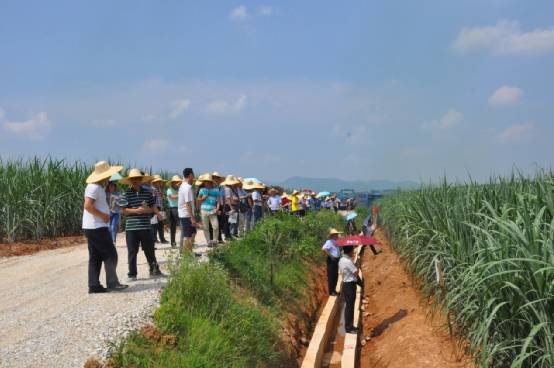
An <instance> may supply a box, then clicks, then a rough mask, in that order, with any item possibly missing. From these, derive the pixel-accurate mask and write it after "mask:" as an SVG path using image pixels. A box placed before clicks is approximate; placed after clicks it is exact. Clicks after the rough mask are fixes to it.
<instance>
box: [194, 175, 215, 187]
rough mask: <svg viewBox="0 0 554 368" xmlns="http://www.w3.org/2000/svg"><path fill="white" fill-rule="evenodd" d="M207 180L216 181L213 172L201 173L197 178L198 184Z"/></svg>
mask: <svg viewBox="0 0 554 368" xmlns="http://www.w3.org/2000/svg"><path fill="white" fill-rule="evenodd" d="M207 181H209V182H212V183H215V182H214V178H213V177H212V174H210V173H205V174H202V175H200V176H199V177H198V179H196V185H200V184H202V183H205V182H207Z"/></svg>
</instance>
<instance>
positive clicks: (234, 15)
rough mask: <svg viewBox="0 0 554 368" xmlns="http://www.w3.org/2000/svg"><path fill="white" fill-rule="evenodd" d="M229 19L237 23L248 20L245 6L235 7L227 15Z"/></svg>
mask: <svg viewBox="0 0 554 368" xmlns="http://www.w3.org/2000/svg"><path fill="white" fill-rule="evenodd" d="M229 19H231V20H233V21H239V22H240V21H244V20H246V19H248V9H246V6H245V5H240V6H237V7H236V8H234V9H232V10H231V12H230V13H229Z"/></svg>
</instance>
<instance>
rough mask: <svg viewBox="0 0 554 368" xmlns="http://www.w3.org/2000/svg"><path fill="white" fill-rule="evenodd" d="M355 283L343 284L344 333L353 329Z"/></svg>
mask: <svg viewBox="0 0 554 368" xmlns="http://www.w3.org/2000/svg"><path fill="white" fill-rule="evenodd" d="M356 284H357V283H356V281H352V282H343V283H342V294H343V295H344V304H345V306H344V327H345V329H346V331H348V330H350V329H352V328H353V327H354V304H355V303H356Z"/></svg>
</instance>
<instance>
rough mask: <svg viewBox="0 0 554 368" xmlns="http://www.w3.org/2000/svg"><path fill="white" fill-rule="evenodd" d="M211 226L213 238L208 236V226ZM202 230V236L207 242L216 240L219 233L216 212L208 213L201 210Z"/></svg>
mask: <svg viewBox="0 0 554 368" xmlns="http://www.w3.org/2000/svg"><path fill="white" fill-rule="evenodd" d="M210 225H211V226H212V234H213V239H212V238H211V237H210V230H209V227H210ZM202 230H203V231H204V237H205V238H206V242H207V243H208V244H210V243H212V242H213V241H214V240H215V241H217V236H218V234H219V221H218V219H217V214H216V213H213V214H209V213H207V212H204V211H202Z"/></svg>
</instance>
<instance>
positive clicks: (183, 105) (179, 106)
mask: <svg viewBox="0 0 554 368" xmlns="http://www.w3.org/2000/svg"><path fill="white" fill-rule="evenodd" d="M189 106H190V100H189V99H186V98H184V99H182V100H177V101H173V102H172V103H171V107H172V110H171V111H170V112H169V115H168V116H169V118H170V119H177V118H178V117H179V116H180V115H181V114H183V113H184V112H185V111H187V110H188V108H189Z"/></svg>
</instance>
